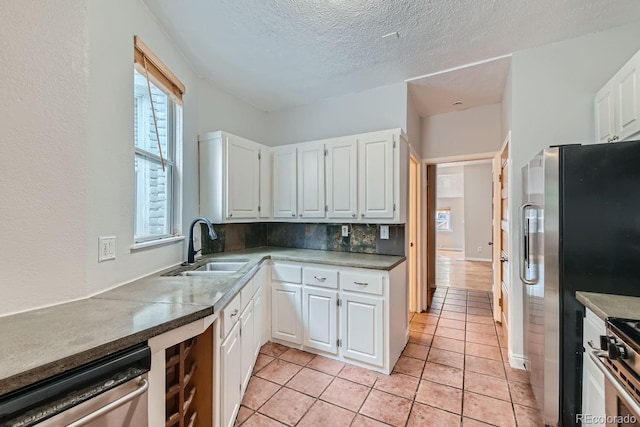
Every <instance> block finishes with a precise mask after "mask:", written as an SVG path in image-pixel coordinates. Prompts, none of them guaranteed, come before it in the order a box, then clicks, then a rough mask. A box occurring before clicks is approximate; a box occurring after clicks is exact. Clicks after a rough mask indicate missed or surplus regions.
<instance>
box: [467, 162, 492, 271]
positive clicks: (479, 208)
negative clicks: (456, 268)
mask: <svg viewBox="0 0 640 427" xmlns="http://www.w3.org/2000/svg"><path fill="white" fill-rule="evenodd" d="M492 180H493V176H492V172H491V163H481V164H471V165H465V166H464V229H465V232H464V256H465V259H469V260H486V261H491V258H492V252H491V246H489V245H488V242H491V241H492V240H493V235H492V230H493V228H492V226H493V225H492V221H493V218H492V217H493V213H492V211H491V209H492ZM478 249H480V251H478Z"/></svg>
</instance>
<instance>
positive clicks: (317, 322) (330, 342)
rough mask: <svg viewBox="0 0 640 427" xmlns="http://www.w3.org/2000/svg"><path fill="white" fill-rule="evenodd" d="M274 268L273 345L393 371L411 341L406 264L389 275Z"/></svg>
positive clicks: (322, 268) (300, 266) (276, 265)
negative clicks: (281, 345)
mask: <svg viewBox="0 0 640 427" xmlns="http://www.w3.org/2000/svg"><path fill="white" fill-rule="evenodd" d="M272 268H273V270H272V276H271V279H272V284H271V292H272V294H271V297H272V301H271V338H272V339H273V340H274V341H276V342H278V343H281V344H285V345H288V346H291V347H294V348H298V349H302V350H306V351H309V352H312V353H316V354H322V355H324V356H326V357H330V358H335V359H338V360H342V361H344V362H347V363H351V364H355V365H359V366H363V367H366V368H369V369H374V370H377V371H379V372H384V373H390V372H391V370H392V369H393V366H394V365H395V363H396V361H397V360H398V358H399V357H400V354H401V353H402V350H403V349H404V346H405V345H406V343H407V340H408V338H409V336H408V334H409V332H408V322H407V312H408V300H407V282H406V263H402V264H400V265H398V266H397V267H395V268H394V269H392V270H391V271H381V270H373V269H364V268H349V267H337V266H330V265H314V264H303V263H279V262H277V261H276V262H275V263H274V265H273V267H272ZM285 280H286V281H285ZM291 282H295V283H291Z"/></svg>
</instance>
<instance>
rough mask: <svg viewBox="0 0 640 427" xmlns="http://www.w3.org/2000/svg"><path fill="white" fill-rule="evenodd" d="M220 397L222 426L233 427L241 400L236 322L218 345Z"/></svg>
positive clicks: (237, 326)
mask: <svg viewBox="0 0 640 427" xmlns="http://www.w3.org/2000/svg"><path fill="white" fill-rule="evenodd" d="M220 347H221V348H220V353H221V357H220V359H221V360H220V362H221V363H220V368H221V369H220V374H221V376H222V378H221V384H220V399H221V408H220V409H221V417H222V418H221V419H222V425H223V426H224V427H233V425H234V423H235V420H236V415H237V414H238V410H239V409H240V401H241V397H242V394H241V382H240V380H239V379H240V376H241V368H242V364H241V356H242V344H241V341H240V323H236V324H235V325H234V326H233V328H231V332H229V335H228V336H227V338H226V339H225V340H224V342H223V343H222V345H221V346H220Z"/></svg>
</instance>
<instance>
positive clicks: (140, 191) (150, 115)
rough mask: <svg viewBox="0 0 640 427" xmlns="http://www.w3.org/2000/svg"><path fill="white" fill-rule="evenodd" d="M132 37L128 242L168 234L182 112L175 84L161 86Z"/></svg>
mask: <svg viewBox="0 0 640 427" xmlns="http://www.w3.org/2000/svg"><path fill="white" fill-rule="evenodd" d="M135 41H136V43H135V50H134V51H135V53H136V64H135V66H134V70H133V77H134V97H133V100H134V110H133V116H134V138H133V139H134V165H135V166H134V167H135V209H134V210H135V223H134V243H142V242H147V241H151V240H157V239H162V238H167V237H171V236H172V235H173V233H174V221H175V222H177V221H178V219H177V218H176V216H178V215H177V213H178V212H179V210H180V207H179V206H176V203H175V201H176V200H179V197H177V196H178V195H177V193H178V192H179V189H178V188H177V186H176V176H177V173H178V171H177V167H178V165H177V162H176V153H177V152H179V150H180V147H181V144H180V142H181V133H182V132H181V119H182V111H181V106H180V105H179V104H178V102H179V101H180V99H179V98H178V97H176V96H175V93H174V89H175V88H174V87H171V88H169V89H167V88H166V87H165V86H164V85H163V84H162V83H164V81H163V80H162V79H160V78H156V76H155V75H156V74H157V73H158V69H159V67H158V65H157V64H158V62H159V61H158V60H157V58H156V57H155V56H153V57H152V56H145V55H144V52H143V54H142V55H141V56H140V57H139V53H140V52H139V50H138V49H139V46H138V42H139V39H137V38H136V39H135ZM144 47H145V48H146V46H144ZM150 55H152V54H150ZM140 58H141V59H140ZM152 61H153V62H152ZM162 67H164V65H163V66H162ZM165 68H166V67H165ZM165 77H166V76H165ZM183 92H184V90H183ZM180 95H181V93H180Z"/></svg>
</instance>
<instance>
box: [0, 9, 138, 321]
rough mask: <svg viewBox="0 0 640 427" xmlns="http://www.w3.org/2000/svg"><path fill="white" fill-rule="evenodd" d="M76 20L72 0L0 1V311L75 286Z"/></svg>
mask: <svg viewBox="0 0 640 427" xmlns="http://www.w3.org/2000/svg"><path fill="white" fill-rule="evenodd" d="M86 18H87V6H86V4H85V2H84V1H82V0H60V1H57V2H39V1H24V0H5V1H3V2H2V7H0V39H1V40H2V49H0V63H2V77H1V78H0V92H2V94H3V103H4V108H3V109H2V114H1V115H0V238H1V239H2V244H1V245H0V271H1V272H2V278H1V279H0V292H1V293H2V298H0V315H1V314H4V313H8V312H13V311H21V310H25V309H27V308H30V307H36V306H42V305H46V304H49V303H51V302H57V301H64V300H69V299H74V298H78V297H81V296H82V295H83V294H84V291H85V289H84V284H85V268H84V257H85V255H84V252H85V237H86V233H87V230H86V229H85V227H84V224H85V222H86V215H87V212H86V210H85V197H86V194H87V192H88V191H89V189H88V185H87V182H86V179H85V178H86V173H87V167H88V165H87V161H86V160H87V140H88V133H87V127H86V122H87V120H88V113H87V96H86V93H87V86H88V71H87V58H86V55H85V53H86V50H85V43H86V34H87V20H86ZM130 121H131V120H130ZM96 246H97V243H96Z"/></svg>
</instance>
